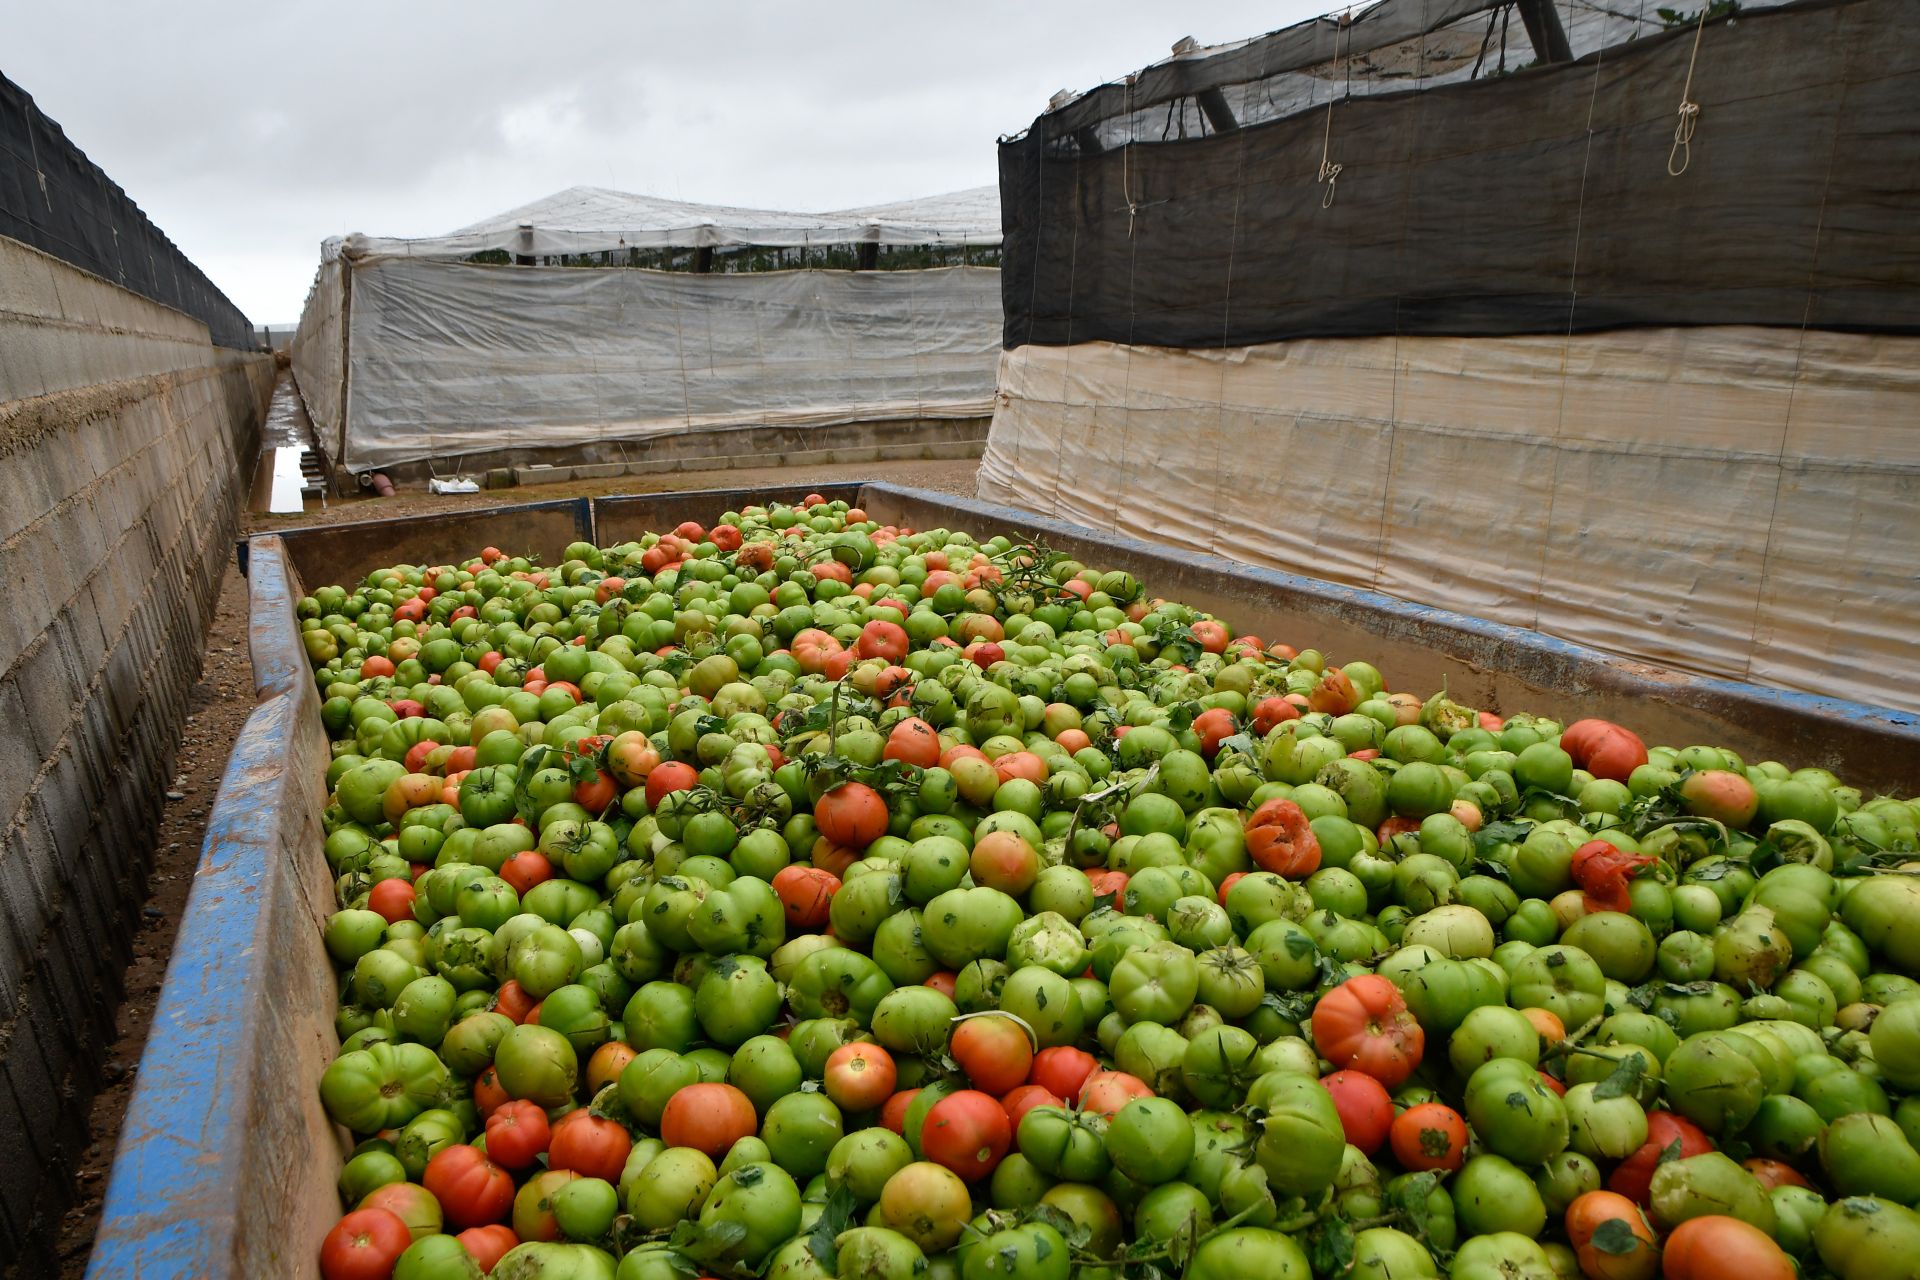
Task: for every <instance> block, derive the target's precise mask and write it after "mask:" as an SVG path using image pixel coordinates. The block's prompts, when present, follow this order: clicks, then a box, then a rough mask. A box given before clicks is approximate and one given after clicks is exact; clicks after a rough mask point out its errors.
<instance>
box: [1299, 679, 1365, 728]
mask: <svg viewBox="0 0 1920 1280" xmlns="http://www.w3.org/2000/svg"><path fill="white" fill-rule="evenodd" d="M1359 705H1360V691H1359V690H1358V689H1356V688H1354V687H1353V681H1351V680H1349V679H1347V673H1346V672H1344V671H1342V670H1340V668H1338V667H1328V668H1327V670H1326V673H1325V674H1323V675H1322V676H1321V677H1320V681H1319V683H1317V684H1315V685H1314V686H1313V689H1312V690H1311V691H1310V692H1309V693H1308V694H1307V706H1308V707H1309V708H1310V709H1312V710H1314V711H1323V712H1325V713H1326V714H1328V715H1330V716H1344V715H1346V714H1347V713H1348V712H1349V711H1352V710H1353V709H1354V708H1355V707H1357V706H1359Z"/></svg>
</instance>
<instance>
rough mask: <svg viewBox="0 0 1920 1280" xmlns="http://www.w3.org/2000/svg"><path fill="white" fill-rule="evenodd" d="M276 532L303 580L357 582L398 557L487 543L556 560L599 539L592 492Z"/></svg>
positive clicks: (443, 554) (448, 559) (460, 551)
mask: <svg viewBox="0 0 1920 1280" xmlns="http://www.w3.org/2000/svg"><path fill="white" fill-rule="evenodd" d="M277 536H278V537H279V539H280V541H281V542H282V543H283V544H284V545H285V547H286V554H287V558H288V561H289V563H290V564H291V566H292V568H293V570H294V572H295V573H296V574H297V575H298V577H299V579H300V581H302V582H307V583H311V584H313V585H314V586H321V585H324V584H327V583H341V584H345V585H351V584H353V583H356V582H358V581H359V580H360V579H361V578H364V577H365V576H366V575H367V574H368V573H371V572H372V571H373V570H375V569H384V568H386V567H387V566H388V565H390V564H393V563H394V560H395V557H404V558H405V559H406V560H407V562H408V563H411V564H451V563H454V562H455V561H459V560H465V559H467V558H469V557H471V556H473V555H475V554H476V553H478V552H479V550H480V549H481V548H482V547H488V546H497V547H499V548H500V549H501V550H502V551H505V552H507V553H508V554H509V555H526V554H535V555H538V556H540V557H541V559H542V561H543V562H548V563H551V562H555V561H557V560H558V559H559V556H560V553H561V552H562V551H564V550H565V549H566V546H567V544H568V543H569V542H574V541H577V540H581V539H588V540H590V539H591V538H592V537H593V512H592V510H591V508H590V507H589V505H588V499H586V498H563V499H559V500H557V501H553V502H531V503H521V504H519V505H515V506H501V507H475V508H471V509H467V510H461V511H448V512H444V513H441V514H439V515H434V516H429V517H419V516H401V517H397V518H394V519H388V520H355V521H351V522H348V523H345V524H328V525H308V526H306V527H304V528H297V529H283V530H280V531H279V533H278V535H277ZM258 540H259V539H257V538H255V539H253V540H252V541H254V542H257V541H258ZM248 545H249V544H248V543H247V542H242V543H241V544H240V549H239V553H240V569H241V571H242V572H247V570H248V556H249V554H250V552H249V550H248ZM296 598H297V597H296Z"/></svg>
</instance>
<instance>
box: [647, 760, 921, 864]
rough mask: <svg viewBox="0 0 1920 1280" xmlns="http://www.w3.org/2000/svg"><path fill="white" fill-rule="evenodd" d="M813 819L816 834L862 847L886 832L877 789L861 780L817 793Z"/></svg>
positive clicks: (885, 817) (883, 805)
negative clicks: (822, 793)
mask: <svg viewBox="0 0 1920 1280" xmlns="http://www.w3.org/2000/svg"><path fill="white" fill-rule="evenodd" d="M666 767H667V766H665V765H662V766H661V768H666ZM659 771H660V770H659V769H656V770H654V772H655V773H658V772H659ZM689 772H691V770H689ZM813 820H814V822H815V824H816V825H818V827H819V828H820V834H821V835H823V836H825V837H826V838H827V839H829V840H831V841H832V842H833V843H835V844H838V845H845V846H846V847H848V848H850V849H864V848H866V847H867V846H868V845H870V844H872V843H873V842H874V841H875V840H878V839H879V838H880V837H881V836H883V835H885V834H887V823H888V821H889V815H888V813H887V802H886V800H885V799H884V798H883V797H882V796H881V795H880V793H879V792H878V791H875V790H874V789H873V788H872V787H869V786H868V785H866V784H865V783H864V782H843V783H841V784H840V785H839V786H837V787H835V788H834V789H833V790H831V791H829V792H827V793H826V794H825V795H823V796H821V797H820V800H819V802H818V803H817V804H815V805H814V806H813Z"/></svg>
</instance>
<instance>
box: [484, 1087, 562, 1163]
mask: <svg viewBox="0 0 1920 1280" xmlns="http://www.w3.org/2000/svg"><path fill="white" fill-rule="evenodd" d="M551 1136H552V1131H551V1129H550V1128H549V1127H548V1125H547V1113H546V1112H545V1111H543V1110H542V1109H541V1108H540V1106H539V1104H538V1103H533V1102H527V1101H524V1100H522V1099H517V1098H516V1099H514V1100H513V1101H510V1102H506V1103H503V1104H501V1105H500V1106H498V1107H496V1108H495V1109H494V1112H493V1114H492V1115H490V1116H488V1117H487V1154H488V1155H489V1156H492V1157H493V1159H494V1161H495V1163H497V1164H500V1165H502V1166H504V1167H505V1168H508V1169H529V1168H532V1167H533V1165H534V1163H535V1162H536V1160H537V1159H538V1158H539V1155H540V1153H541V1152H542V1151H545V1150H546V1149H547V1142H548V1140H549V1139H550V1137H551Z"/></svg>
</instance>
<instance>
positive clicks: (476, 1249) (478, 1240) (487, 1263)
mask: <svg viewBox="0 0 1920 1280" xmlns="http://www.w3.org/2000/svg"><path fill="white" fill-rule="evenodd" d="M455 1238H456V1239H458V1240H459V1241H460V1247H461V1248H463V1249H465V1250H466V1251H467V1252H468V1253H469V1254H471V1255H472V1256H473V1260H474V1261H475V1262H477V1263H479V1264H480V1274H482V1275H492V1274H493V1269H494V1268H495V1267H497V1266H499V1265H500V1259H502V1258H504V1257H506V1256H507V1253H508V1251H510V1250H511V1249H512V1248H513V1247H514V1246H515V1245H517V1244H519V1243H520V1237H519V1236H517V1235H515V1234H513V1228H512V1227H509V1226H506V1225H504V1224H502V1223H495V1224H494V1225H492V1226H487V1227H468V1228H467V1229H466V1230H465V1231H462V1232H461V1233H460V1234H459V1235H458V1236H457V1237H455Z"/></svg>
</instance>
